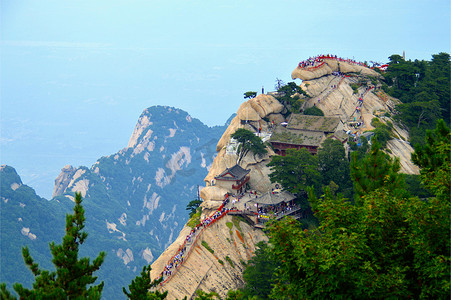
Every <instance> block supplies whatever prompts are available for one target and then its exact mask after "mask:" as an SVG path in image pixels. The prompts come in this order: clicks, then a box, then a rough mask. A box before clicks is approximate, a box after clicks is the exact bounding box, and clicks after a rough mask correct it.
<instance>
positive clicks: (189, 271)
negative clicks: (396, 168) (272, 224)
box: [151, 60, 418, 299]
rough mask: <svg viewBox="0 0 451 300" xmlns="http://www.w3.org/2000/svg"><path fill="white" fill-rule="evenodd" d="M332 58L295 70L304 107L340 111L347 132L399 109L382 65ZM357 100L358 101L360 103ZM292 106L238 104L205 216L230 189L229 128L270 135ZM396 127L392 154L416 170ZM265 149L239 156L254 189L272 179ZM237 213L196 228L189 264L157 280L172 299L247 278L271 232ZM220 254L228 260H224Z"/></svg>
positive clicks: (156, 268) (206, 192)
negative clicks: (223, 178) (223, 181)
mask: <svg viewBox="0 0 451 300" xmlns="http://www.w3.org/2000/svg"><path fill="white" fill-rule="evenodd" d="M326 62H327V65H326V64H324V65H323V69H322V70H318V69H316V70H313V71H306V70H301V69H300V68H299V67H298V68H296V69H295V70H294V71H293V75H292V76H293V78H300V79H302V80H303V82H302V84H301V87H302V88H303V89H304V91H306V92H307V94H308V97H304V98H303V101H304V103H303V109H306V108H309V107H312V106H317V107H319V108H320V109H321V110H323V112H324V114H325V116H334V117H338V118H339V119H340V128H342V130H343V132H349V130H351V131H353V133H352V134H354V135H358V134H361V133H363V132H364V131H369V130H372V129H374V128H373V127H372V126H371V125H370V124H371V120H372V119H373V118H374V117H376V116H378V117H379V118H380V119H381V120H382V122H388V121H390V118H389V117H386V116H385V115H388V114H386V113H387V112H392V111H393V109H394V106H395V104H396V102H397V100H396V99H393V98H391V97H389V96H388V95H386V94H384V93H383V92H382V91H381V90H380V88H379V87H380V83H379V78H380V75H379V74H378V73H376V72H374V71H373V70H371V69H368V68H366V67H364V66H360V65H353V64H351V63H338V62H336V61H333V60H331V61H326ZM338 72H340V73H338ZM359 98H361V99H362V100H363V101H362V102H363V103H359ZM357 106H359V110H358V111H357V109H356V107H357ZM282 113H283V114H282ZM286 113H287V110H286V109H284V106H283V105H282V104H281V103H279V102H278V101H277V99H275V98H274V97H273V96H271V95H259V96H257V97H256V98H254V99H251V100H248V101H246V102H244V103H243V104H242V105H241V106H240V107H239V109H238V111H237V116H236V117H235V118H234V119H233V120H232V121H231V123H230V125H229V127H228V128H227V129H226V130H225V132H224V133H223V135H222V137H221V139H220V140H219V142H218V144H217V146H216V150H217V151H218V155H217V156H216V158H215V160H214V161H213V164H212V167H211V169H210V171H209V173H208V175H207V176H206V177H205V182H206V187H204V188H203V189H202V191H201V197H202V199H203V203H202V205H201V207H202V216H201V218H203V219H204V218H207V217H208V216H210V215H211V214H212V213H214V211H215V210H216V209H218V208H219V207H220V206H221V204H222V202H223V199H224V194H226V193H227V192H228V191H227V190H226V189H224V188H222V187H219V186H215V185H213V183H214V181H215V180H214V178H215V177H216V176H217V175H219V174H220V173H221V172H223V171H224V170H225V169H226V168H230V167H232V166H233V165H235V164H236V161H237V156H236V154H235V153H234V150H235V149H236V145H234V144H233V141H232V140H231V138H230V136H231V134H233V133H234V132H235V131H236V130H237V129H238V128H243V127H244V128H246V129H249V130H252V131H254V132H257V131H258V130H261V132H262V133H261V134H260V136H261V137H262V139H264V140H265V139H266V138H267V136H268V135H269V134H270V133H271V130H270V127H271V124H272V123H273V121H274V123H277V124H279V123H280V122H283V121H284V120H285V117H286ZM284 114H285V115H284ZM356 116H357V118H358V119H359V120H361V121H360V122H361V123H363V125H360V126H359V127H358V128H355V127H354V124H355V122H354V121H355V119H354V118H355V117H356ZM360 116H361V119H360ZM394 132H395V135H396V136H397V138H395V139H392V140H390V141H389V142H388V144H387V149H389V150H388V152H389V153H390V152H391V155H393V156H398V157H400V160H401V163H402V171H403V172H405V173H409V174H417V173H418V168H417V167H416V166H414V165H413V164H412V163H411V162H410V154H411V153H412V151H413V149H412V147H411V146H410V145H409V143H408V142H406V140H407V139H408V132H406V131H405V130H402V129H401V128H399V127H398V126H396V125H395V126H394ZM357 133H358V134H357ZM267 149H268V154H267V155H266V156H265V157H262V158H256V157H254V156H253V155H247V156H245V158H244V160H243V161H242V163H241V166H242V167H243V168H244V169H250V181H249V186H250V188H251V190H255V191H257V192H258V193H260V194H261V193H264V192H266V191H268V190H271V188H272V187H273V185H272V184H271V182H270V180H269V178H268V174H269V172H270V170H269V168H268V167H267V163H268V162H269V161H270V160H271V156H273V155H275V153H274V152H273V151H272V150H271V148H269V147H268V148H267ZM229 192H230V191H229ZM233 218H236V217H235V216H230V215H226V216H225V217H224V218H222V219H220V220H219V221H218V222H216V223H215V224H214V225H213V226H211V227H208V228H205V229H204V230H203V231H202V232H201V233H199V234H198V236H197V240H196V241H195V242H194V243H193V245H192V246H191V251H190V252H189V255H188V256H187V257H185V258H184V261H183V264H181V265H180V266H179V267H178V268H177V270H176V271H175V272H174V274H172V276H171V277H170V278H169V279H167V280H166V281H165V282H164V283H163V284H162V285H161V286H160V287H159V289H160V290H167V291H169V299H176V298H179V299H180V298H183V297H184V296H187V297H188V299H189V298H190V297H192V296H193V295H194V293H195V291H196V290H197V289H202V290H204V291H207V292H210V291H215V292H217V293H219V295H220V296H221V297H224V296H225V294H226V293H227V291H228V290H229V289H236V288H238V287H240V286H241V285H242V283H243V279H242V275H241V270H242V269H243V267H244V264H243V263H245V262H246V261H247V260H248V259H249V258H250V255H252V253H253V252H254V249H255V244H256V243H257V242H258V241H262V240H267V237H266V236H265V235H264V233H263V232H262V231H261V230H260V229H257V228H252V222H249V223H245V222H243V221H241V222H239V224H240V226H241V231H235V230H236V229H235V227H233V228H231V227H230V224H231V223H233V222H232V220H233ZM190 230H191V228H188V227H186V226H185V228H184V229H183V230H182V231H181V232H180V234H179V237H178V238H177V240H176V241H175V242H174V243H173V244H172V245H171V246H169V247H168V248H167V249H166V251H165V252H164V253H163V254H162V255H161V256H160V257H159V258H158V259H157V260H156V261H155V262H154V263H153V264H152V274H151V276H152V278H157V277H159V276H160V274H161V273H162V272H163V270H164V268H165V266H166V265H167V263H168V261H170V260H171V258H172V257H174V255H176V254H177V253H178V251H179V249H180V247H182V246H183V245H184V242H185V239H186V237H187V235H188V234H189V233H190ZM235 233H236V235H235ZM201 241H208V244H209V245H210V246H211V248H212V249H213V250H214V252H213V253H211V252H209V251H208V250H207V249H206V248H205V247H204V246H203V245H202V243H201ZM237 242H241V244H242V245H243V248H242V249H240V250H238V248H237V247H238V246H237V245H238V244H239V243H238V244H237ZM244 245H245V246H244ZM193 249H194V250H193ZM225 257H229V258H230V259H231V260H232V262H233V263H232V264H233V266H234V267H232V264H229V263H226V262H225V260H224V258H225ZM220 261H222V262H224V263H223V264H222V263H221V262H220Z"/></svg>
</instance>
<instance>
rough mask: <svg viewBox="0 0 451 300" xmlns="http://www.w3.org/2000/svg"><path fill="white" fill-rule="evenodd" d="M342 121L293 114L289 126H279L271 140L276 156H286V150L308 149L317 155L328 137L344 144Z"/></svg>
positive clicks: (333, 118) (288, 122)
mask: <svg viewBox="0 0 451 300" xmlns="http://www.w3.org/2000/svg"><path fill="white" fill-rule="evenodd" d="M339 125H340V119H338V118H335V117H322V116H308V115H301V114H292V115H291V116H290V118H289V119H288V120H287V126H286V127H283V126H277V127H276V129H275V130H274V132H273V134H272V135H271V139H270V140H269V141H270V143H271V145H272V146H273V148H274V151H275V152H276V154H279V155H283V156H284V155H285V151H286V149H297V150H299V149H301V148H306V149H307V150H308V151H309V152H310V153H312V154H316V153H317V152H318V148H319V146H320V145H321V143H322V142H323V141H324V140H325V139H326V138H328V137H333V138H336V139H338V140H340V141H341V142H342V140H343V139H344V138H343V136H342V135H341V131H343V130H342V129H338V127H339Z"/></svg>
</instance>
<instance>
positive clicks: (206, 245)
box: [201, 240, 215, 254]
mask: <svg viewBox="0 0 451 300" xmlns="http://www.w3.org/2000/svg"><path fill="white" fill-rule="evenodd" d="M201 244H202V246H204V247H205V249H207V250H208V251H209V252H210V253H211V254H213V253H215V251H214V250H213V249H211V247H210V245H208V243H207V242H206V241H204V240H202V243H201Z"/></svg>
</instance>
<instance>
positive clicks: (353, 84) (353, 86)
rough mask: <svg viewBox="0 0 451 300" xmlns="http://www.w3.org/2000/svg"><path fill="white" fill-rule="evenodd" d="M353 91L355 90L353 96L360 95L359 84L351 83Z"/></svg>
mask: <svg viewBox="0 0 451 300" xmlns="http://www.w3.org/2000/svg"><path fill="white" fill-rule="evenodd" d="M350 86H351V88H352V90H353V94H358V93H359V86H360V85H359V84H357V83H351V84H350Z"/></svg>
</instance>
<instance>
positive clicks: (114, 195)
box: [0, 106, 231, 299]
mask: <svg viewBox="0 0 451 300" xmlns="http://www.w3.org/2000/svg"><path fill="white" fill-rule="evenodd" d="M230 120H231V119H229V121H230ZM227 126H228V124H225V125H224V126H215V127H208V126H206V125H204V124H203V123H202V122H201V121H199V120H197V119H194V118H192V117H191V116H190V115H189V114H188V113H186V112H185V111H182V110H180V109H176V108H172V107H166V106H154V107H150V108H147V109H146V110H144V112H143V113H142V114H141V116H140V118H139V120H138V122H137V125H136V127H135V130H134V132H133V134H132V136H131V138H130V140H129V143H128V145H127V147H126V148H124V149H122V150H120V151H119V152H117V153H115V154H112V155H109V156H104V157H102V158H100V159H98V161H97V162H96V163H95V164H94V165H93V166H91V167H90V168H87V167H79V168H74V167H72V166H66V167H64V168H63V169H62V171H61V174H60V175H59V176H58V178H57V179H56V180H55V187H54V193H53V199H52V200H51V201H47V200H45V199H43V198H41V197H39V196H38V195H36V193H35V191H34V190H33V189H32V188H31V187H28V186H26V185H23V184H22V181H21V179H20V177H19V175H18V174H17V173H16V171H15V170H14V168H12V167H10V166H2V167H1V169H0V176H1V221H2V222H1V247H0V251H1V252H0V257H1V279H0V281H1V282H7V283H8V284H9V285H10V284H12V283H14V282H21V283H25V284H26V285H28V286H30V285H31V282H32V279H33V277H32V275H31V272H30V271H29V270H28V269H27V268H26V267H25V264H24V263H23V260H22V258H21V251H20V248H21V247H22V246H25V245H28V246H29V248H30V252H31V255H32V256H33V257H34V258H35V260H36V261H37V262H38V263H40V265H41V266H42V267H44V268H51V262H50V259H51V257H50V251H49V248H48V243H49V242H50V241H55V242H56V243H60V242H61V237H62V236H63V235H64V224H65V217H64V216H65V214H66V213H70V212H71V210H72V206H73V202H72V200H73V196H74V193H75V192H81V193H82V196H83V199H84V201H83V206H84V208H85V214H86V231H87V232H88V234H89V236H88V239H87V241H86V242H85V244H84V245H83V246H82V247H81V253H80V254H81V255H83V256H90V257H95V256H96V255H97V254H98V253H99V252H100V251H105V252H106V253H107V257H106V260H105V263H104V265H103V266H102V267H101V269H100V271H99V272H98V274H97V275H98V276H99V280H103V281H105V287H104V292H103V296H104V297H105V298H107V299H112V298H117V297H118V296H117V295H118V293H119V294H122V291H121V290H122V286H128V284H129V283H130V281H131V279H133V278H134V277H135V276H136V275H137V274H138V273H139V271H140V270H141V268H142V266H143V265H146V264H149V263H151V262H152V261H154V260H155V259H156V258H157V257H158V256H159V255H160V254H161V253H162V252H163V250H164V249H165V248H166V247H167V246H168V245H169V244H171V243H172V242H173V240H174V239H175V237H177V235H178V233H179V231H180V230H181V228H182V227H183V225H184V224H185V223H186V221H187V219H188V214H187V211H186V205H187V204H188V202H189V201H191V200H193V199H194V198H196V197H197V188H198V185H201V184H203V179H204V178H205V176H206V175H207V173H208V170H209V167H210V166H211V164H212V162H213V159H214V158H215V156H216V144H217V142H218V140H219V138H220V137H221V135H222V133H223V132H224V130H225V129H226V128H227Z"/></svg>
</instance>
